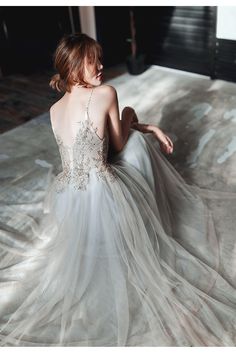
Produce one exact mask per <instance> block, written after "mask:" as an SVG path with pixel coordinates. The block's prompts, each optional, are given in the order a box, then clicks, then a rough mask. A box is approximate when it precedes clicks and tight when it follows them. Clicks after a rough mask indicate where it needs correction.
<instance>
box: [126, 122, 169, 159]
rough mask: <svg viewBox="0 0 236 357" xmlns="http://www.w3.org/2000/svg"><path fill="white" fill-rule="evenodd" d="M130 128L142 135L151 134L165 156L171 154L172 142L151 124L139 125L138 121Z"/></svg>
mask: <svg viewBox="0 0 236 357" xmlns="http://www.w3.org/2000/svg"><path fill="white" fill-rule="evenodd" d="M131 128H133V129H136V130H139V131H141V132H142V133H153V134H154V135H155V136H156V138H157V140H158V141H159V142H160V147H161V149H162V151H164V152H165V153H166V154H171V153H172V152H173V147H174V145H173V142H172V141H171V139H170V138H169V137H168V136H167V135H166V134H165V133H164V132H163V131H162V130H161V129H160V128H158V127H157V126H156V125H152V124H141V123H139V122H138V121H135V122H133V123H132V125H131Z"/></svg>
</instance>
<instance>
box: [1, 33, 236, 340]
mask: <svg viewBox="0 0 236 357" xmlns="http://www.w3.org/2000/svg"><path fill="white" fill-rule="evenodd" d="M101 59H102V50H101V47H100V45H99V44H98V43H97V42H96V41H94V40H93V39H91V38H90V37H88V36H87V35H85V34H80V33H76V34H73V35H65V36H63V38H62V39H61V41H60V42H59V44H58V47H57V49H56V52H55V58H54V60H55V62H54V64H55V67H56V69H57V71H58V74H56V75H55V76H54V77H53V78H52V79H51V82H50V85H51V86H52V87H53V88H55V89H58V90H59V91H64V92H65V94H64V96H63V97H62V98H61V99H60V100H59V101H57V102H56V103H55V104H54V105H53V106H52V107H51V108H50V119H51V125H52V130H53V133H54V135H55V138H56V141H57V144H58V147H59V151H60V155H61V161H62V171H61V172H60V173H59V174H58V175H57V176H55V177H53V180H52V183H51V185H50V186H49V189H48V191H47V193H46V196H45V201H44V204H45V205H44V215H43V216H42V217H41V220H40V222H39V223H36V222H34V224H33V223H32V227H33V229H32V231H33V233H34V234H33V236H32V237H31V238H30V239H28V240H27V239H23V241H24V244H21V240H22V235H21V236H17V234H16V233H15V234H14V236H13V235H10V233H9V232H8V233H9V234H7V233H6V232H5V233H6V234H5V236H4V240H2V242H1V243H2V244H1V247H2V248H1V249H2V250H1V253H2V256H3V257H4V258H3V263H2V266H4V269H3V270H2V272H1V273H0V274H2V275H0V276H1V281H3V282H5V284H8V285H7V287H6V285H3V284H2V285H0V289H2V290H1V291H2V292H3V293H5V299H3V298H2V301H1V303H2V305H1V306H2V310H1V319H0V321H1V325H0V327H1V329H0V340H1V345H2V346H15V345H20V346H73V345H74V346H234V345H235V343H236V324H235V321H236V320H235V318H236V289H235V284H234V285H233V283H230V282H229V281H228V280H227V279H226V278H225V277H224V274H223V273H221V272H220V264H221V263H222V261H221V260H220V258H221V257H220V253H221V252H220V248H219V244H218V243H219V237H218V236H217V232H216V231H215V226H214V221H213V219H212V216H211V211H210V210H209V209H208V206H207V202H206V201H205V200H204V199H203V196H202V197H201V195H200V194H199V192H200V191H201V190H200V189H198V188H197V187H194V186H189V185H187V184H186V183H185V182H184V180H183V179H182V178H181V177H180V176H179V174H178V173H177V172H176V171H175V169H174V168H173V167H172V166H171V164H170V163H169V162H168V161H167V159H166V158H165V157H164V156H163V155H162V153H161V151H160V149H159V143H160V147H161V150H162V151H164V152H165V153H167V154H169V153H172V151H173V143H172V141H171V139H170V138H169V137H168V136H167V135H165V134H164V133H163V132H162V131H161V130H160V129H159V128H158V127H156V126H153V125H144V124H140V123H139V122H138V118H137V116H136V114H135V111H134V110H133V109H132V108H130V107H126V108H125V109H124V110H123V111H122V118H121V120H120V118H119V110H118V99H117V93H116V90H115V89H114V88H113V87H112V86H110V85H103V84H101V83H102V74H101V73H102V68H103V67H102V64H101ZM23 238H24V237H23ZM13 248H14V249H13ZM232 256H233V253H232V252H231V251H229V252H228V256H227V259H232ZM16 257H17V258H16ZM10 282H11V283H12V284H11V285H10V288H9V283H10ZM4 289H5V290H4ZM7 289H8V290H7ZM2 296H3V295H2Z"/></svg>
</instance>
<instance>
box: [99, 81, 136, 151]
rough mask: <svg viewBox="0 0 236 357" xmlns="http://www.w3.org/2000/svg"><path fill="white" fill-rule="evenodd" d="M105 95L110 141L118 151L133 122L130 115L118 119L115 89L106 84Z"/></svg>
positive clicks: (126, 138) (123, 144) (122, 145)
mask: <svg viewBox="0 0 236 357" xmlns="http://www.w3.org/2000/svg"><path fill="white" fill-rule="evenodd" d="M105 89H106V97H107V98H108V102H109V108H108V128H109V136H110V142H111V145H112V147H113V149H114V150H115V151H116V152H119V151H121V150H122V149H123V147H124V146H125V144H126V142H127V140H128V137H129V131H130V127H131V124H132V123H133V118H132V116H130V117H126V118H122V119H120V114H119V105H118V97H117V92H116V89H115V88H114V87H112V86H109V85H106V88H105Z"/></svg>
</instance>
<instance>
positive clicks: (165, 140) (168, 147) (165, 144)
mask: <svg viewBox="0 0 236 357" xmlns="http://www.w3.org/2000/svg"><path fill="white" fill-rule="evenodd" d="M153 133H154V135H155V136H156V137H157V139H158V141H159V142H160V147H161V150H162V151H163V152H164V153H166V154H172V152H173V147H174V145H173V142H172V141H171V139H170V138H169V136H167V135H166V134H165V133H163V131H162V130H161V129H159V128H158V127H154V129H153Z"/></svg>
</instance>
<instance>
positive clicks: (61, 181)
mask: <svg viewBox="0 0 236 357" xmlns="http://www.w3.org/2000/svg"><path fill="white" fill-rule="evenodd" d="M92 92H93V88H92V90H91V94H90V97H89V101H88V104H87V106H86V110H85V118H84V119H82V120H80V121H78V122H76V124H77V126H76V136H75V139H74V140H73V142H72V144H71V145H67V144H65V143H64V142H63V140H62V137H61V136H60V135H59V134H58V133H57V132H56V131H55V130H54V135H55V138H56V141H57V144H58V147H59V151H60V156H61V162H62V172H60V173H59V174H58V175H57V176H56V178H55V181H56V191H57V192H61V191H63V190H64V189H65V187H66V186H67V185H68V184H70V185H72V186H73V187H74V188H75V189H77V190H81V189H82V190H86V188H87V185H88V182H89V177H90V172H91V170H95V172H96V174H97V177H98V179H108V180H112V181H113V180H115V177H116V176H115V172H114V169H113V168H112V167H111V165H109V163H108V162H107V155H108V145H109V136H108V130H107V129H106V130H105V136H104V138H103V139H101V138H100V137H99V136H98V134H97V129H98V128H97V127H96V128H95V127H94V124H93V122H92V121H91V119H90V117H89V113H88V106H89V102H90V99H91V96H92Z"/></svg>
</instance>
